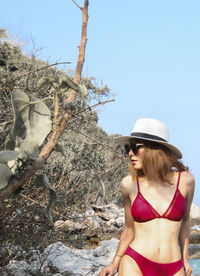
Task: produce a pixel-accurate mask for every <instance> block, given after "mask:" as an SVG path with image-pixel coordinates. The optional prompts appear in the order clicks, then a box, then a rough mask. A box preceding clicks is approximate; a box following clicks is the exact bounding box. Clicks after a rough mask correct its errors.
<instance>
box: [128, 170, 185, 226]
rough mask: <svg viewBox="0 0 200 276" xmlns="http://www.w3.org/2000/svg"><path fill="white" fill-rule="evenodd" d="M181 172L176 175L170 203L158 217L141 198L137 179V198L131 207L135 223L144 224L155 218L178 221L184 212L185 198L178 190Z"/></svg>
mask: <svg viewBox="0 0 200 276" xmlns="http://www.w3.org/2000/svg"><path fill="white" fill-rule="evenodd" d="M180 176H181V172H179V174H178V181H177V188H176V191H175V193H174V196H173V198H172V201H171V203H170V205H169V207H168V208H167V210H166V211H165V212H164V213H163V215H160V214H159V213H158V212H157V211H156V210H155V209H154V208H153V206H152V205H151V204H150V203H149V202H148V201H147V200H146V199H145V198H144V197H143V195H142V194H141V192H140V187H139V179H138V178H137V188H138V193H137V196H136V198H135V200H134V202H133V204H132V206H131V214H132V217H133V218H134V220H135V221H137V222H146V221H150V220H153V219H155V218H165V219H169V220H173V221H180V220H181V219H182V218H183V216H184V214H185V211H186V202H185V198H184V197H183V195H182V194H181V192H180V190H179V188H178V187H179V182H180Z"/></svg>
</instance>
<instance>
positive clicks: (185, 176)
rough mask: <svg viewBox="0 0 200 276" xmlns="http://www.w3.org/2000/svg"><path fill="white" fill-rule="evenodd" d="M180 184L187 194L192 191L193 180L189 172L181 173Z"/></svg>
mask: <svg viewBox="0 0 200 276" xmlns="http://www.w3.org/2000/svg"><path fill="white" fill-rule="evenodd" d="M181 183H182V184H181V185H182V186H183V188H184V189H185V190H186V191H187V192H193V191H194V186H195V178H194V176H193V174H192V173H191V172H189V171H184V172H182V173H181Z"/></svg>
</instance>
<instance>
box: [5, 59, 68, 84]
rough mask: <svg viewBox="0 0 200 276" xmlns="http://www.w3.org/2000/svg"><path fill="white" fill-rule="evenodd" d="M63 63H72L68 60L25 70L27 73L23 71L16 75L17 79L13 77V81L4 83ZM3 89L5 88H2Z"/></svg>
mask: <svg viewBox="0 0 200 276" xmlns="http://www.w3.org/2000/svg"><path fill="white" fill-rule="evenodd" d="M61 64H71V62H67V61H66V62H56V63H54V64H49V65H47V66H44V67H42V68H38V69H35V70H32V71H28V72H25V73H23V74H22V75H20V76H18V77H16V78H15V79H13V80H11V81H9V82H6V83H4V85H8V84H11V83H13V82H15V81H16V80H19V79H21V78H23V77H24V76H27V75H29V74H31V73H35V72H38V71H41V70H44V69H47V68H49V67H52V66H57V65H61ZM1 89H3V88H1Z"/></svg>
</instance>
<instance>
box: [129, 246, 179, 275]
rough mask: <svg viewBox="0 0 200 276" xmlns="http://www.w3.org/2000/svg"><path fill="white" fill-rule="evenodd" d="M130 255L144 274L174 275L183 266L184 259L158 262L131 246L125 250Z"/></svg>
mask: <svg viewBox="0 0 200 276" xmlns="http://www.w3.org/2000/svg"><path fill="white" fill-rule="evenodd" d="M124 255H128V256H130V257H131V258H132V259H133V260H134V261H135V262H136V263H137V265H138V266H139V268H140V270H141V272H142V274H143V276H173V275H174V274H176V273H177V272H178V271H179V270H180V269H181V268H182V267H183V260H181V259H180V260H179V261H177V262H173V263H166V264H163V263H156V262H152V261H151V260H149V259H147V258H145V257H144V256H142V255H141V254H139V253H138V252H137V251H135V250H133V249H132V248H131V247H130V246H129V247H128V248H127V249H126V251H125V252H124Z"/></svg>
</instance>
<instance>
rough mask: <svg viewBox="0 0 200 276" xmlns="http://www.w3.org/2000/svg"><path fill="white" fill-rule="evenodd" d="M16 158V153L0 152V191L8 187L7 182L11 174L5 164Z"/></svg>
mask: <svg viewBox="0 0 200 276" xmlns="http://www.w3.org/2000/svg"><path fill="white" fill-rule="evenodd" d="M17 156H18V152H17V151H0V189H3V188H5V187H6V186H7V185H8V181H9V179H10V177H11V175H12V172H11V170H10V168H9V167H8V165H7V164H6V163H7V162H8V161H11V160H15V159H16V158H17Z"/></svg>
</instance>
